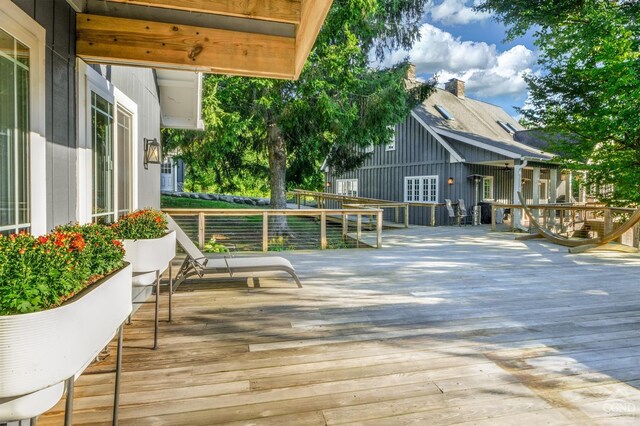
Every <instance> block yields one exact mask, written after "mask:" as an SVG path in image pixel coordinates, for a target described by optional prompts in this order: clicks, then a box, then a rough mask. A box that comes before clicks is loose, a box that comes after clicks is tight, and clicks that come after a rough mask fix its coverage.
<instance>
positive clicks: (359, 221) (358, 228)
mask: <svg viewBox="0 0 640 426" xmlns="http://www.w3.org/2000/svg"><path fill="white" fill-rule="evenodd" d="M361 237H362V215H361V214H360V213H358V214H357V215H356V244H357V247H360V238H361Z"/></svg>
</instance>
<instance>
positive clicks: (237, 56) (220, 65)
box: [76, 0, 332, 79]
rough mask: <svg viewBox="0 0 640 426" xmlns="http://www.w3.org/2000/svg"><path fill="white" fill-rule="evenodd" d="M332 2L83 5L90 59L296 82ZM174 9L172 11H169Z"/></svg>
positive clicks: (81, 20) (180, 0) (84, 51)
mask: <svg viewBox="0 0 640 426" xmlns="http://www.w3.org/2000/svg"><path fill="white" fill-rule="evenodd" d="M331 4H332V0H262V1H258V0H238V1H229V0H87V1H86V6H85V7H84V10H83V11H84V13H78V14H77V15H76V29H77V36H76V52H77V55H78V56H79V57H81V58H82V59H84V60H85V61H87V62H94V63H105V64H122V65H131V66H147V67H153V68H160V69H188V70H195V71H202V72H211V73H221V74H231V75H242V76H253V77H272V78H282V79H296V78H298V76H299V75H300V72H301V71H302V67H303V66H304V63H305V61H306V59H307V57H308V55H309V52H310V51H311V49H312V47H313V44H314V42H315V40H316V38H317V36H318V33H319V31H320V28H321V27H322V24H323V22H324V19H325V18H326V16H327V13H328V11H329V8H330V7H331ZM172 11H173V12H172Z"/></svg>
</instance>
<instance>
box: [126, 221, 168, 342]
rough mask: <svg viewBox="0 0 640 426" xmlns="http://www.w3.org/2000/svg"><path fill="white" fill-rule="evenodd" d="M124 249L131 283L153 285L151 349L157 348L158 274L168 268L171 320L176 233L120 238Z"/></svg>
mask: <svg viewBox="0 0 640 426" xmlns="http://www.w3.org/2000/svg"><path fill="white" fill-rule="evenodd" d="M122 242H123V245H124V250H125V256H124V259H125V261H127V262H129V263H131V267H132V268H133V285H134V286H150V285H155V293H156V298H155V302H135V303H155V305H156V306H155V323H154V332H153V349H157V348H158V309H159V306H160V275H161V274H162V273H163V272H164V271H165V270H166V269H167V268H169V322H171V301H172V300H171V298H172V293H173V274H172V271H171V261H172V260H173V258H174V257H175V256H176V233H175V231H170V232H168V233H167V234H166V235H165V236H163V237H160V238H153V239H140V240H122Z"/></svg>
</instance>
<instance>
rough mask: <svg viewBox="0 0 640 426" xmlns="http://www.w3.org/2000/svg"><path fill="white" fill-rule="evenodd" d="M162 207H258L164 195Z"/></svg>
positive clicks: (161, 200)
mask: <svg viewBox="0 0 640 426" xmlns="http://www.w3.org/2000/svg"><path fill="white" fill-rule="evenodd" d="M160 206H161V208H163V209H255V208H260V207H258V206H249V205H247V204H236V203H227V202H225V201H209V200H199V199H195V198H182V197H171V196H168V195H162V196H161V197H160Z"/></svg>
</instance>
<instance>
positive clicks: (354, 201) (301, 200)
mask: <svg viewBox="0 0 640 426" xmlns="http://www.w3.org/2000/svg"><path fill="white" fill-rule="evenodd" d="M289 194H290V195H291V196H292V197H293V198H295V203H296V205H297V206H298V208H301V207H302V206H305V205H308V201H309V200H315V205H316V206H317V207H318V208H321V209H322V208H324V207H326V206H327V204H328V203H329V202H335V203H336V204H337V206H338V207H339V208H346V207H360V208H364V207H374V208H378V209H381V210H383V211H384V212H385V213H384V214H383V217H385V218H386V219H387V220H389V221H393V222H395V223H397V224H402V225H404V227H405V228H408V227H409V207H426V208H427V209H429V219H430V225H431V226H436V207H439V206H444V204H441V203H419V202H415V203H414V202H411V203H403V202H397V201H388V200H379V199H376V198H366V197H354V196H349V195H339V194H332V193H328V192H315V191H306V190H302V189H294V190H293V191H291V192H290V193H289ZM388 212H391V213H388Z"/></svg>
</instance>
